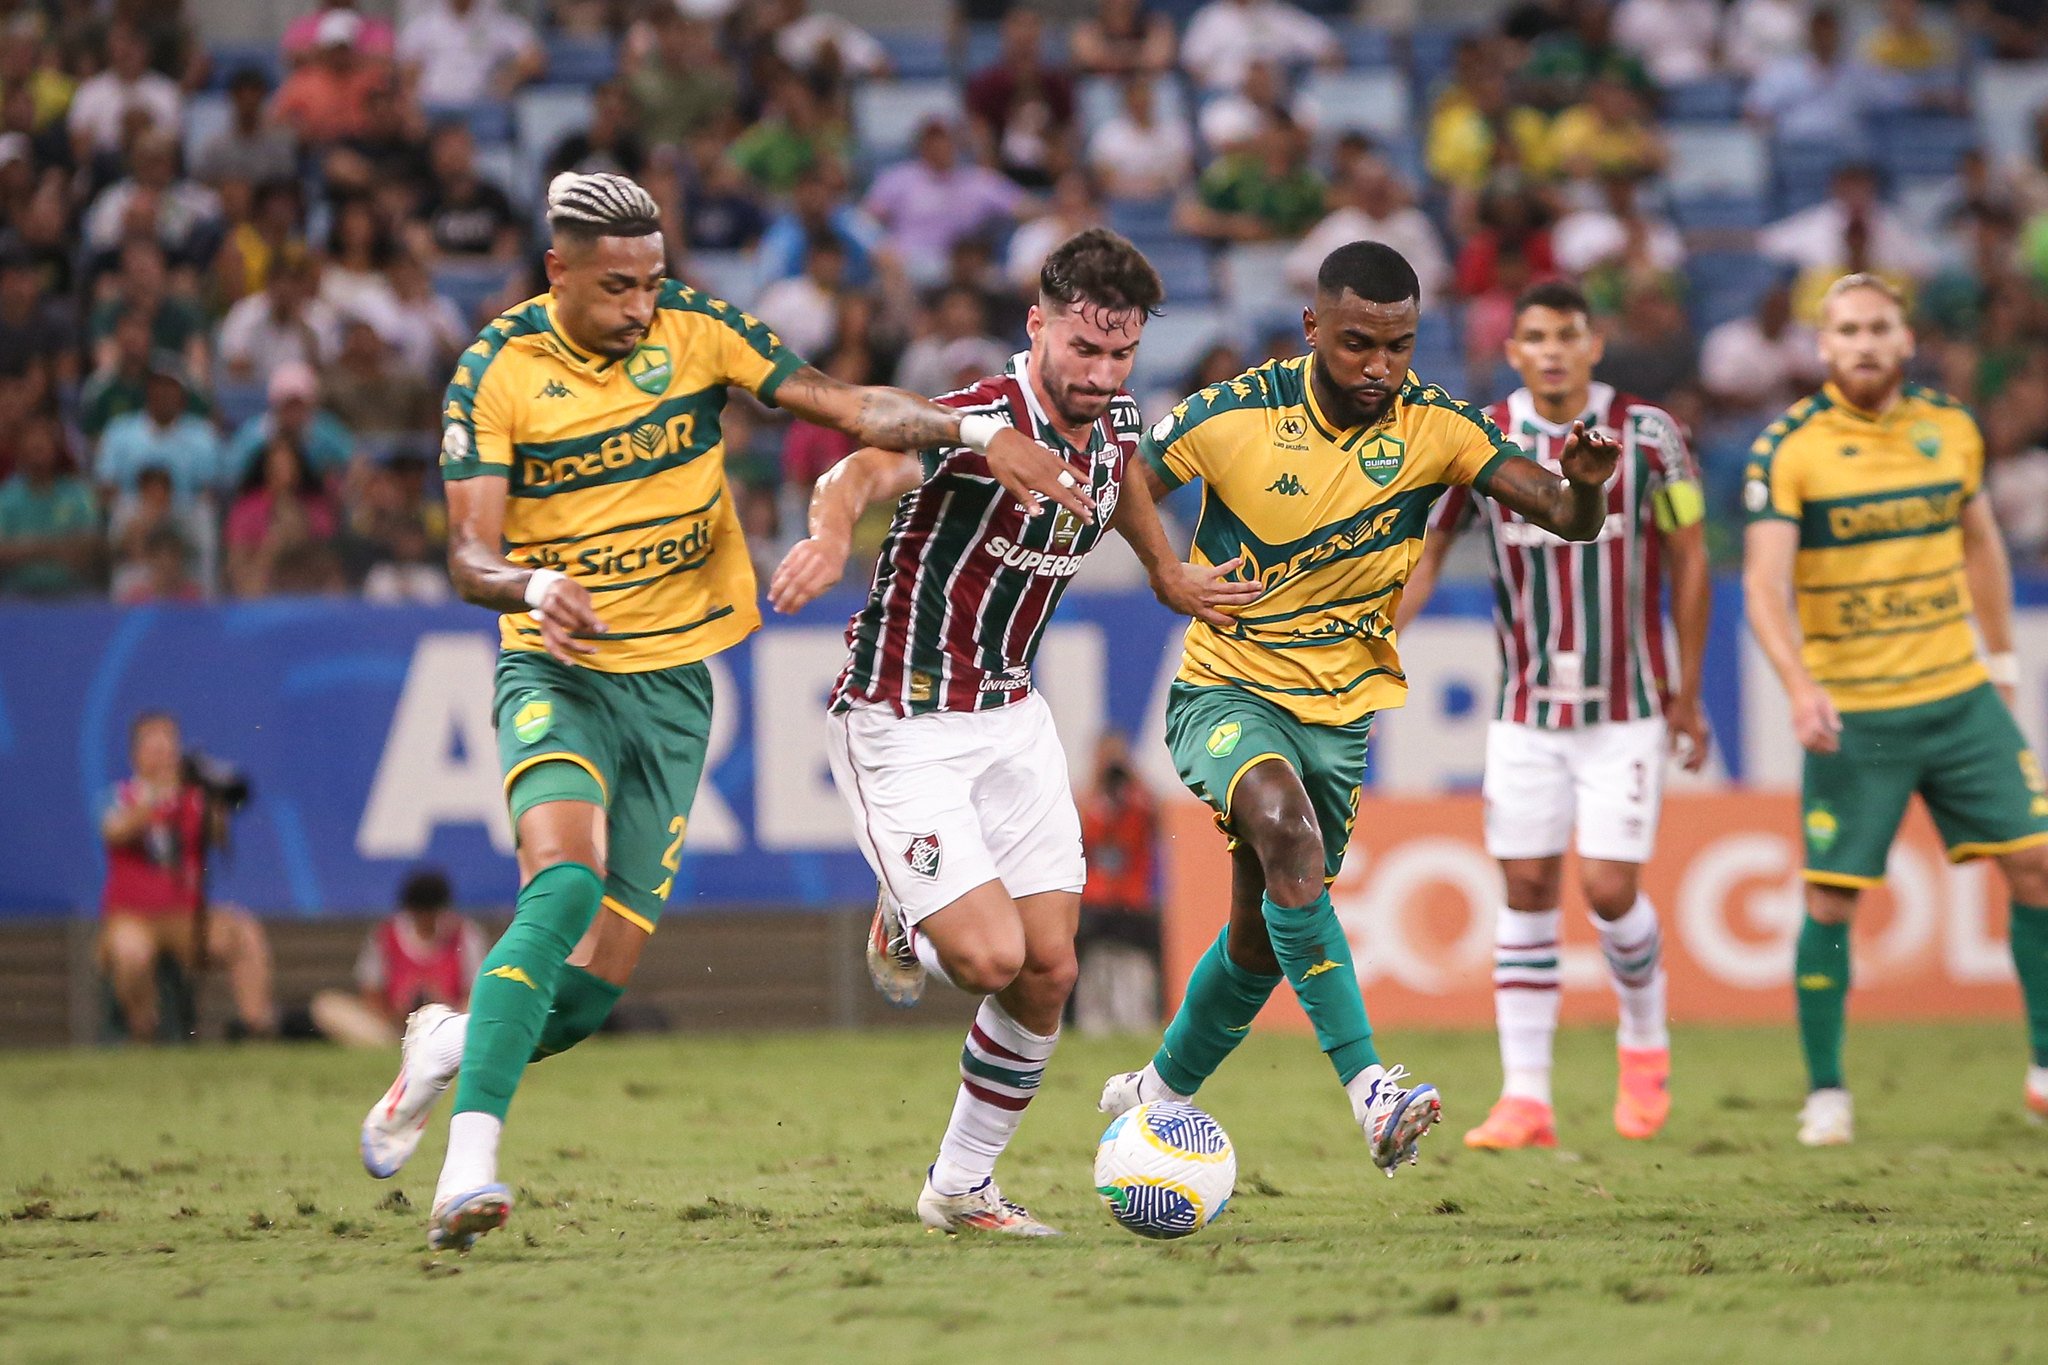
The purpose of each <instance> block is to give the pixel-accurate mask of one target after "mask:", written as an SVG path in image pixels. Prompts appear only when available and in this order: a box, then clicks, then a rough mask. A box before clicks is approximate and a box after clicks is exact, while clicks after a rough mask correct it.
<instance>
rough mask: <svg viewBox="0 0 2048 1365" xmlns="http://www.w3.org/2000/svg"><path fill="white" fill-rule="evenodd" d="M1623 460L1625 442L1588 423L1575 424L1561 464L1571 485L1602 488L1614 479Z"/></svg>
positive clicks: (1565, 445)
mask: <svg viewBox="0 0 2048 1365" xmlns="http://www.w3.org/2000/svg"><path fill="white" fill-rule="evenodd" d="M1620 458H1621V442H1619V441H1617V440H1615V439H1614V438H1613V437H1612V436H1609V435H1607V434H1606V433H1605V432H1602V431H1598V430H1595V429H1592V428H1589V427H1588V426H1587V425H1586V424H1585V423H1584V422H1574V423H1572V434H1571V435H1570V436H1569V437H1567V438H1566V439H1565V443H1564V449H1563V450H1562V451H1561V452H1559V454H1558V457H1557V462H1558V466H1559V467H1560V468H1561V469H1563V470H1564V476H1565V478H1567V479H1569V480H1570V481H1571V482H1573V483H1575V484H1580V485H1583V486H1588V487H1593V488H1598V487H1601V486H1602V485H1604V484H1605V483H1606V482H1607V481H1608V480H1609V479H1611V478H1613V477H1614V465H1615V462H1616V461H1617V460H1619V459H1620Z"/></svg>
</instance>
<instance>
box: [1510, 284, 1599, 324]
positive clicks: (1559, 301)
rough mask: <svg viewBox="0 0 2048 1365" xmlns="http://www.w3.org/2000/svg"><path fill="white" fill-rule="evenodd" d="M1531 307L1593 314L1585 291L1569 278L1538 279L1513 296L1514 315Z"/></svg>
mask: <svg viewBox="0 0 2048 1365" xmlns="http://www.w3.org/2000/svg"><path fill="white" fill-rule="evenodd" d="M1531 308H1548V309H1549V310H1550V311H1551V312H1553V313H1578V314H1580V315H1581V316H1583V317H1591V316H1593V305H1592V304H1591V303H1589V302H1587V300H1586V294H1585V291H1584V290H1582V289H1580V288H1579V287H1578V286H1577V285H1575V284H1573V283H1572V282H1571V281H1569V280H1538V281H1537V282H1536V283H1535V284H1532V285H1530V286H1529V287H1528V288H1527V289H1524V290H1523V291H1522V292H1521V293H1520V294H1518V295H1516V296H1515V316H1516V317H1520V316H1522V314H1523V313H1525V312H1527V311H1528V310H1529V309H1531Z"/></svg>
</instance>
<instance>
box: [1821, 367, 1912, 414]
mask: <svg viewBox="0 0 2048 1365" xmlns="http://www.w3.org/2000/svg"><path fill="white" fill-rule="evenodd" d="M1828 378H1829V379H1831V380H1833V381H1834V385H1835V387H1836V388H1838V389H1840V390H1841V391H1842V396H1843V397H1844V398H1847V399H1848V400H1849V401H1850V402H1851V403H1854V404H1855V405H1856V406H1857V407H1859V408H1861V409H1863V411H1865V412H1876V411H1877V410H1878V409H1880V408H1882V407H1884V406H1885V403H1886V402H1887V400H1889V399H1890V398H1891V397H1892V396H1893V395H1894V394H1896V393H1898V391H1899V390H1900V389H1901V388H1902V387H1903V386H1904V385H1905V382H1906V367H1905V365H1904V364H1898V365H1888V366H1884V367H1882V368H1881V369H1879V370H1877V371H1874V372H1873V371H1863V370H1847V369H1845V370H1831V371H1830V372H1829V374H1828Z"/></svg>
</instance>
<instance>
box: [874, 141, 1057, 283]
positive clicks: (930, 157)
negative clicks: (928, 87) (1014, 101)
mask: <svg viewBox="0 0 2048 1365" xmlns="http://www.w3.org/2000/svg"><path fill="white" fill-rule="evenodd" d="M1024 204H1025V197H1024V192H1023V191H1022V190H1020V189H1018V188H1017V186H1016V185H1015V184H1014V183H1012V182H1011V181H1010V180H1008V179H1006V178H1004V177H1003V176H1001V175H998V174H996V173H995V172H994V171H991V170H989V169H988V168H987V167H985V166H977V165H974V164H972V163H971V162H963V161H962V160H961V157H960V147H959V142H958V140H957V139H956V137H955V136H954V133H953V129H952V126H951V125H950V124H948V123H947V122H946V120H945V119H943V118H936V117H935V118H930V119H927V120H926V121H925V123H924V124H923V126H922V127H921V128H920V129H919V130H918V135H917V154H916V155H915V156H914V157H912V158H910V159H909V160H906V161H899V162H897V163H896V164H895V165H893V166H890V167H889V168H888V169H886V170H884V171H883V172H882V173H881V174H880V175H878V176H876V177H875V182H874V184H873V185H871V186H869V188H868V194H867V199H866V201H865V203H864V207H865V208H866V210H867V212H868V214H869V215H870V216H871V217H873V218H874V219H875V221H876V222H878V223H880V224H881V225H882V228H883V230H884V231H885V232H887V233H888V237H887V241H888V244H889V247H890V249H891V250H892V251H893V252H894V253H895V255H896V257H897V259H899V260H900V261H902V263H903V266H904V268H905V269H906V270H907V271H909V272H910V274H911V276H912V278H914V279H923V280H929V279H930V278H932V276H933V275H934V274H935V273H936V270H937V268H938V267H939V265H940V264H941V263H943V262H944V261H945V259H946V257H947V255H948V253H950V252H951V251H952V249H953V246H954V244H955V243H956V242H959V241H961V240H963V239H965V238H968V237H971V236H974V235H975V234H977V233H980V232H984V231H986V230H987V229H989V228H991V227H994V226H998V225H1001V224H1005V223H1007V222H1009V221H1010V220H1011V219H1012V218H1014V217H1015V216H1016V214H1017V212H1018V211H1019V210H1020V209H1021V208H1022V207H1023V206H1024Z"/></svg>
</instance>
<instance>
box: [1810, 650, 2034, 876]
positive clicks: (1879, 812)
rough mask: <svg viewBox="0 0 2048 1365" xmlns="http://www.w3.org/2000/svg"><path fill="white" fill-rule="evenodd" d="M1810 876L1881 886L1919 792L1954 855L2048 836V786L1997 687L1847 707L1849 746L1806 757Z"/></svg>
mask: <svg viewBox="0 0 2048 1365" xmlns="http://www.w3.org/2000/svg"><path fill="white" fill-rule="evenodd" d="M1803 788H1804V791H1803V796H1804V802H1803V805H1804V810H1805V829H1806V880H1808V881H1810V882H1819V883H1821V884H1822V885H1825V886H1849V887H1860V886H1874V885H1876V884H1877V883H1878V882H1881V881H1883V880H1884V865H1885V856H1886V855H1887V854H1888V853H1890V852H1891V846H1892V839H1893V836H1895V835H1896V834H1897V833H1898V832H1899V822H1900V821H1901V820H1903V819H1904V818H1905V815H1906V802H1907V800H1908V799H1909V798H1910V797H1911V796H1912V795H1913V793H1914V792H1918V793H1920V799H1921V800H1923V801H1925V802H1926V803H1927V810H1928V813H1929V814H1931V815H1932V816H1933V817H1934V824H1935V828H1937V829H1938V830H1940V831H1941V839H1942V842H1943V843H1944V844H1946V845H1948V856H1949V859H1950V861H1952V862H1958V863H1960V862H1964V861H1966V860H1968V859H1971V858H1986V857H1994V856H1996V855H1998V854H2001V853H2010V852H2012V851H2013V850H2015V849H2020V848H2025V847H2027V846H2028V845H2030V844H2039V843H2048V782H2043V780H2042V776H2041V763H2040V760H2039V759H2037V758H2035V757H2034V753H2033V751H2032V750H2031V749H2029V748H2027V741H2026V740H2025V739H2024V738H2022V737H2021V735H2020V728H2019V726H2018V725H2017V724H2015V723H2014V721H2013V718H2012V712H2010V711H2008V710H2006V709H2005V703H2004V702H2003V701H2002V700H2000V699H1999V696H1998V693H1997V692H1996V691H1995V690H1994V689H1993V688H1992V686H1991V685H1990V684H1989V683H1985V684H1982V685H1981V686H1978V687H1973V688H1971V689H1970V690H1969V691H1967V692H1959V693H1957V694H1956V695H1955V696H1953V697H1943V698H1942V699H1941V700H1940V701H1930V702H1923V703H1921V704H1920V705H1918V706H1901V707H1897V708H1895V709H1891V710H1883V711H1845V712H1843V713H1842V744H1841V748H1840V749H1838V750H1836V751H1835V752H1834V753H1831V754H1815V753H1809V754H1807V755H1806V774H1805V780H1804V783H1803Z"/></svg>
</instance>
